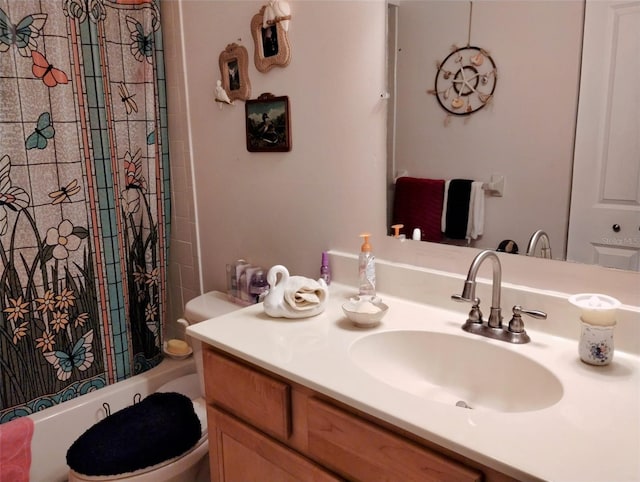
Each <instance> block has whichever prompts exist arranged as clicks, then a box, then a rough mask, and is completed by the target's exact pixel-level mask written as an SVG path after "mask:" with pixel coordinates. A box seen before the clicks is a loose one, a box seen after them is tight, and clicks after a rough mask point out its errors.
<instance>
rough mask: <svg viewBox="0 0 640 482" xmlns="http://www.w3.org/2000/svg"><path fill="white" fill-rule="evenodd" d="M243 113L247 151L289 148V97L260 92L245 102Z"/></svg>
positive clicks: (272, 150)
mask: <svg viewBox="0 0 640 482" xmlns="http://www.w3.org/2000/svg"><path fill="white" fill-rule="evenodd" d="M245 114H246V122H247V150H248V151H249V152H288V151H290V150H291V128H290V123H291V117H290V114H289V97H287V96H281V97H275V96H274V95H272V94H269V93H265V94H261V95H260V96H259V97H258V98H257V99H252V100H247V101H246V102H245Z"/></svg>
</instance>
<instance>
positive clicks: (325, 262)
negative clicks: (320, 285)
mask: <svg viewBox="0 0 640 482" xmlns="http://www.w3.org/2000/svg"><path fill="white" fill-rule="evenodd" d="M320 278H321V279H323V280H324V282H325V283H327V286H329V285H330V284H331V270H330V269H329V255H328V254H327V252H326V251H323V252H322V264H321V265H320Z"/></svg>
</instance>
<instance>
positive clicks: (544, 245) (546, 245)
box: [527, 229, 551, 259]
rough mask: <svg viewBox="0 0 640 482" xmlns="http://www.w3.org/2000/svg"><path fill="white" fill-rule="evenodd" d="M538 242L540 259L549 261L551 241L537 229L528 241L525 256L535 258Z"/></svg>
mask: <svg viewBox="0 0 640 482" xmlns="http://www.w3.org/2000/svg"><path fill="white" fill-rule="evenodd" d="M538 242H540V246H541V247H540V254H541V255H542V256H541V257H542V258H547V259H551V241H549V235H548V234H547V233H545V232H544V231H543V230H542V229H538V230H537V231H536V232H535V233H533V234H532V235H531V239H529V245H528V246H527V256H535V253H536V247H537V245H538Z"/></svg>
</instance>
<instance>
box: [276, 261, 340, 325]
mask: <svg viewBox="0 0 640 482" xmlns="http://www.w3.org/2000/svg"><path fill="white" fill-rule="evenodd" d="M267 282H268V283H269V286H270V287H271V288H270V289H269V294H267V296H266V297H265V299H264V311H265V313H266V314H267V315H269V316H272V317H274V318H282V317H284V318H307V317H309V316H315V315H318V314H320V313H322V312H323V311H324V307H325V302H326V301H327V299H328V298H329V289H328V288H327V284H326V283H325V282H324V280H323V279H319V280H318V281H315V280H312V279H310V278H305V277H304V276H289V271H288V270H287V268H285V267H284V266H282V265H276V266H274V267H272V268H271V269H270V270H269V272H268V273H267Z"/></svg>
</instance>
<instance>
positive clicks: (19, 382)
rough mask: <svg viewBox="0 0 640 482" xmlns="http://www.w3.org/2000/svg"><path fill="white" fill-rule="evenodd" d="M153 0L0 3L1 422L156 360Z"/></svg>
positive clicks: (160, 89) (159, 182) (163, 156)
mask: <svg viewBox="0 0 640 482" xmlns="http://www.w3.org/2000/svg"><path fill="white" fill-rule="evenodd" d="M163 63H164V59H163V51H162V35H161V30H160V14H159V6H158V4H157V3H155V2H153V1H150V0H146V1H145V0H116V1H110V0H0V423H2V422H6V421H9V420H11V419H13V418H16V417H20V416H23V415H28V414H30V413H33V412H36V411H39V410H42V409H45V408H47V407H50V406H53V405H55V404H58V403H61V402H63V401H65V400H68V399H71V398H74V397H77V396H79V395H82V394H84V393H87V392H89V391H93V390H96V389H99V388H101V387H103V386H106V385H109V384H112V383H115V382H117V381H119V380H123V379H125V378H128V377H130V376H132V375H135V374H137V373H140V372H143V371H145V370H147V369H149V368H151V367H153V366H155V365H157V364H158V363H159V362H160V361H161V358H162V350H161V343H162V338H161V333H162V329H161V328H162V320H163V313H164V308H165V284H166V276H165V271H166V258H167V252H166V250H167V240H168V220H169V217H170V216H169V208H170V206H169V167H168V144H167V129H166V126H167V113H166V96H165V80H164V68H163Z"/></svg>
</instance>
